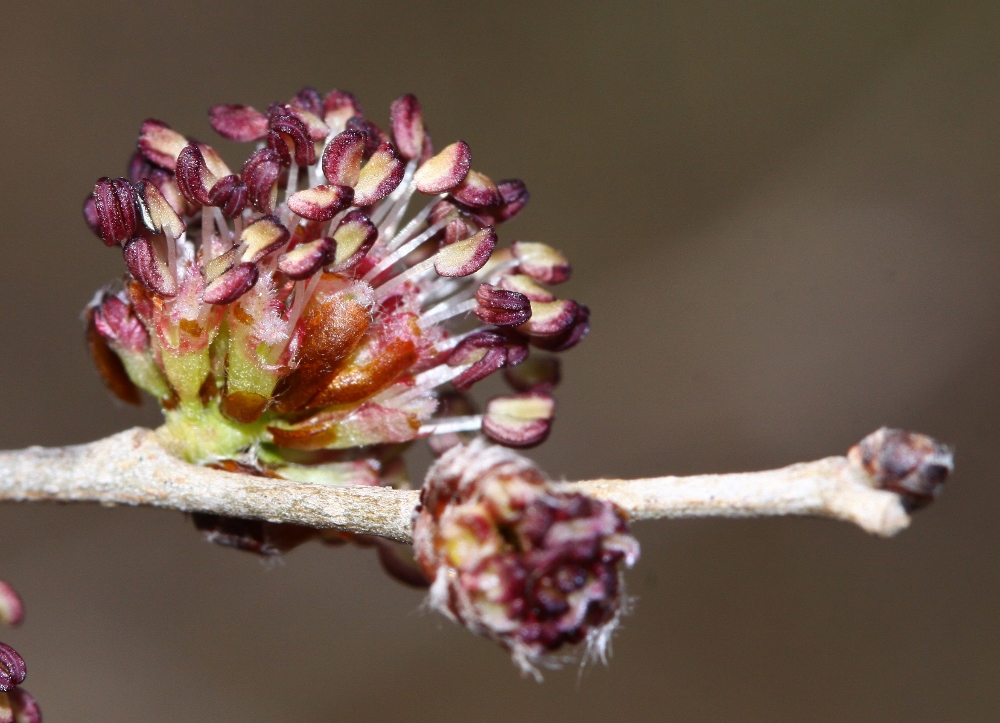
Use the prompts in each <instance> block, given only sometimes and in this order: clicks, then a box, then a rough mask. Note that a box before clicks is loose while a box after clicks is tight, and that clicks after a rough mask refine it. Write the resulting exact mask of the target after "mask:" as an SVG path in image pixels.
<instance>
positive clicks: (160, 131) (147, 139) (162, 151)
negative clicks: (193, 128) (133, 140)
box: [139, 118, 188, 171]
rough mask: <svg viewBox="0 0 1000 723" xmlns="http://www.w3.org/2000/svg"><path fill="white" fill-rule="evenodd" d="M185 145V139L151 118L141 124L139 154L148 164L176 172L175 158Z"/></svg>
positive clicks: (164, 124)
mask: <svg viewBox="0 0 1000 723" xmlns="http://www.w3.org/2000/svg"><path fill="white" fill-rule="evenodd" d="M187 144H188V140H187V138H185V137H184V136H182V135H181V134H180V133H178V132H177V131H175V130H173V129H172V128H171V127H170V126H168V125H167V124H166V123H164V122H163V121H158V120H155V119H153V118H151V119H149V120H147V121H146V122H145V123H143V124H142V130H141V131H139V152H140V153H142V155H143V156H145V158H146V160H148V161H149V162H150V163H153V164H155V165H157V166H160V167H161V168H166V169H167V170H168V171H173V170H176V168H177V156H178V155H180V152H181V151H182V150H183V149H184V147H185V146H186V145H187Z"/></svg>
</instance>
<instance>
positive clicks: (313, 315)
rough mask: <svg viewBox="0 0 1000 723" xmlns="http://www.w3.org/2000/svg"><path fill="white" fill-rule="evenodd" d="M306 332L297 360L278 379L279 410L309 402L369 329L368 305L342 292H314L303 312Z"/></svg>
mask: <svg viewBox="0 0 1000 723" xmlns="http://www.w3.org/2000/svg"><path fill="white" fill-rule="evenodd" d="M301 323H302V325H303V326H304V327H305V330H306V333H305V335H304V341H303V345H302V349H301V350H300V352H299V359H300V361H299V364H298V366H297V367H296V368H295V371H293V372H292V373H291V374H289V375H288V376H287V377H285V378H283V379H282V380H281V382H279V384H278V387H277V390H276V392H275V396H276V397H277V399H276V400H275V408H276V409H277V410H278V411H279V412H282V413H288V412H292V411H295V410H297V409H302V408H304V407H306V406H307V405H309V406H316V405H310V404H309V402H310V400H311V399H312V398H313V397H315V396H316V394H317V393H318V392H320V391H321V390H322V389H323V388H324V387H326V386H327V384H329V383H330V380H331V379H332V378H333V377H334V375H335V374H336V373H337V370H338V368H340V367H341V366H342V365H341V362H342V361H343V360H344V359H345V358H346V357H347V356H348V354H350V353H351V350H353V349H354V348H355V347H356V346H357V345H358V342H360V341H361V339H362V337H363V336H364V334H365V332H366V331H367V330H368V325H369V323H370V318H369V314H368V309H366V308H365V307H364V306H362V305H361V304H359V303H358V302H357V301H354V300H353V299H348V298H345V297H344V296H343V295H342V294H332V295H320V294H317V295H316V297H314V298H313V300H312V302H311V303H310V304H309V306H308V307H307V308H306V311H305V314H303V318H302V322H301Z"/></svg>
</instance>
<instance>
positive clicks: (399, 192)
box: [372, 160, 417, 224]
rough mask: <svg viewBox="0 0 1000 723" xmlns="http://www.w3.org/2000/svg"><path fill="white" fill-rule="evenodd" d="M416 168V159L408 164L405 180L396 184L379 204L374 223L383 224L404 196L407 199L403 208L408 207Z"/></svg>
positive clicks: (404, 173)
mask: <svg viewBox="0 0 1000 723" xmlns="http://www.w3.org/2000/svg"><path fill="white" fill-rule="evenodd" d="M416 170H417V162H416V160H412V161H410V162H409V163H407V164H406V170H405V171H403V180H402V181H401V182H400V184H399V185H398V186H396V188H395V190H393V192H392V193H390V194H389V195H388V196H387V197H386V199H385V200H384V201H383V202H382V203H381V204H380V205H379V208H378V210H377V211H376V212H375V213H374V214H372V215H373V217H374V218H372V221H373V222H374V223H376V224H381V223H382V222H383V221H385V220H386V218H388V217H389V215H390V214H391V213H392V212H393V211H395V210H396V209H397V205H398V201H399V199H400V198H402V197H403V196H405V197H406V201H405V203H404V206H403V208H404V209H405V208H406V205H408V204H409V202H410V196H412V195H413V191H414V189H412V188H411V187H410V186H411V182H412V181H413V174H414V172H415V171H416ZM397 221H398V219H397Z"/></svg>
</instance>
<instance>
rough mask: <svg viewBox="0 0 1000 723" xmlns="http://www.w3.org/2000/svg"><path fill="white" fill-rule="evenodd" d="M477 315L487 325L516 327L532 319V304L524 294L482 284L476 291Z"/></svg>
mask: <svg viewBox="0 0 1000 723" xmlns="http://www.w3.org/2000/svg"><path fill="white" fill-rule="evenodd" d="M476 301H477V302H478V304H479V305H478V306H477V307H476V308H475V314H476V316H478V317H479V320H480V321H482V322H483V323H485V324H492V325H493V326H516V325H518V324H523V323H524V322H526V321H527V320H528V319H530V318H531V302H530V301H529V300H528V297H526V296H525V295H524V294H520V293H518V292H516V291H508V290H507V289H499V288H497V287H496V286H490V285H489V284H482V285H481V286H480V287H479V288H478V289H476Z"/></svg>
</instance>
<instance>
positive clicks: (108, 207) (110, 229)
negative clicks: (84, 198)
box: [84, 178, 139, 246]
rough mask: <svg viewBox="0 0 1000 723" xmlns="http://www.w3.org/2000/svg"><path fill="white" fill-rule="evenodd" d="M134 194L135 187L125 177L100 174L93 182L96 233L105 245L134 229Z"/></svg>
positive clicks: (116, 242) (123, 238)
mask: <svg viewBox="0 0 1000 723" xmlns="http://www.w3.org/2000/svg"><path fill="white" fill-rule="evenodd" d="M136 198H137V196H136V193H135V189H134V188H132V184H131V183H129V182H128V181H126V180H125V179H124V178H114V179H112V178H102V179H100V180H99V181H98V182H97V184H96V185H95V186H94V212H95V213H96V215H97V223H98V233H99V234H100V236H101V239H102V240H103V241H104V243H105V245H106V246H117V245H119V244H121V243H124V242H125V241H127V240H128V239H129V238H131V237H132V234H134V233H135V229H136V225H137V224H138V220H139V215H138V211H137V208H136ZM86 213H87V210H86V206H85V207H84V214H86ZM88 223H89V219H88Z"/></svg>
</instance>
